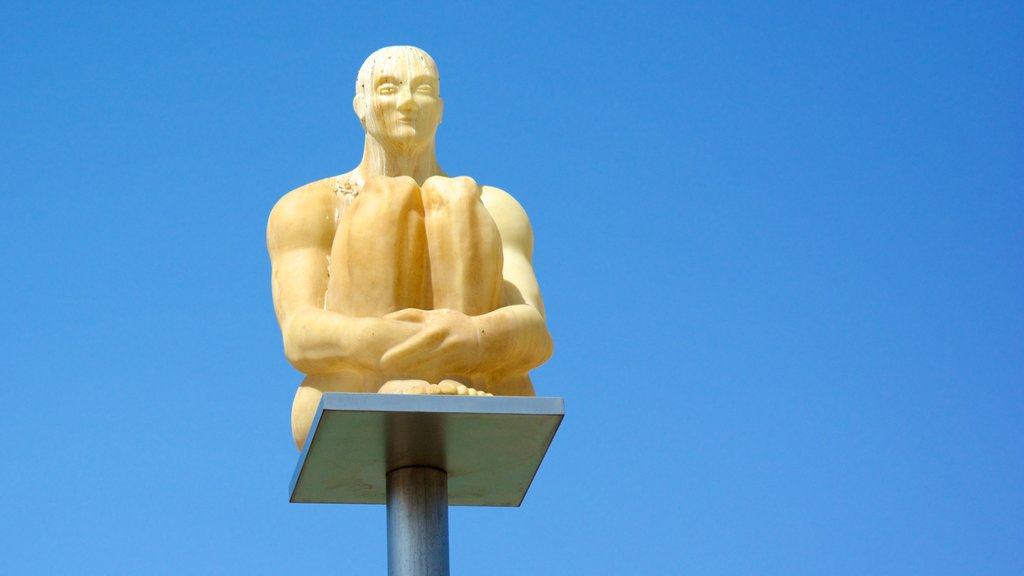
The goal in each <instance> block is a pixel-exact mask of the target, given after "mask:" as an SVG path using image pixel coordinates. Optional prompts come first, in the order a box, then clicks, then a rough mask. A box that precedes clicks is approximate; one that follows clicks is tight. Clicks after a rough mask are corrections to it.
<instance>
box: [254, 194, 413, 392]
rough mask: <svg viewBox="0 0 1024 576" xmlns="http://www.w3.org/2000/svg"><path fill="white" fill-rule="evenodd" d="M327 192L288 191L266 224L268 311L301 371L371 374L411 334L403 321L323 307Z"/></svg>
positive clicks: (329, 214) (329, 238) (331, 224)
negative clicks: (269, 271)
mask: <svg viewBox="0 0 1024 576" xmlns="http://www.w3.org/2000/svg"><path fill="white" fill-rule="evenodd" d="M335 227H336V224H335V219H334V202H333V194H332V193H328V192H326V191H321V190H318V189H317V187H316V183H314V184H311V185H309V186H305V187H303V188H299V189H297V190H295V191H292V192H290V193H289V194H288V195H286V196H285V197H284V198H282V199H281V201H280V202H278V203H277V205H276V206H275V207H274V209H273V211H272V212H271V214H270V220H269V222H268V223H267V248H268V251H269V252H270V263H271V268H272V280H271V284H272V290H273V295H274V311H275V312H276V313H277V319H278V323H279V324H280V326H281V335H282V337H283V339H284V350H285V356H286V357H287V358H288V361H289V362H291V363H292V365H293V366H295V368H296V369H298V370H299V371H301V372H304V373H306V374H318V373H329V372H336V371H339V370H345V369H357V370H377V369H379V367H380V359H381V357H382V356H383V355H384V353H385V352H386V351H387V350H388V349H389V348H390V347H392V346H394V345H395V344H396V343H397V342H400V341H403V340H405V339H406V338H408V337H409V336H410V335H411V334H413V333H415V331H416V327H415V326H413V325H410V324H408V323H405V322H398V321H395V320H386V319H382V318H355V317H350V316H346V315H344V314H339V313H337V312H333V311H329V310H325V309H324V299H325V296H326V293H327V283H328V274H329V270H328V260H329V257H330V251H331V243H332V242H333V239H334V234H335V231H336V230H335Z"/></svg>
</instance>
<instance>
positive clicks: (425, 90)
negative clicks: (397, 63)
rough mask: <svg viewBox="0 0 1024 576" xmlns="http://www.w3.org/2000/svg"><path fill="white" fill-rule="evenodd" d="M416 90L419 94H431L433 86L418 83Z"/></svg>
mask: <svg viewBox="0 0 1024 576" xmlns="http://www.w3.org/2000/svg"><path fill="white" fill-rule="evenodd" d="M416 92H417V93H419V94H431V95H433V93H434V87H433V86H431V85H430V84H420V86H419V87H418V88H416Z"/></svg>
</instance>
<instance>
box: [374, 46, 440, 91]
mask: <svg viewBox="0 0 1024 576" xmlns="http://www.w3.org/2000/svg"><path fill="white" fill-rule="evenodd" d="M398 58H404V59H406V60H409V61H410V63H411V61H418V62H419V63H420V65H422V66H423V67H425V68H426V69H427V70H428V71H429V72H431V73H432V74H433V75H434V77H435V78H437V79H438V82H439V83H440V80H441V76H440V75H439V74H438V73H437V64H436V63H435V62H434V59H433V58H431V57H430V54H427V53H426V52H424V51H423V50H420V49H419V48H417V47H415V46H388V47H387V48H381V49H380V50H377V51H376V52H374V53H373V54H370V56H369V57H368V58H367V59H366V61H365V62H363V65H362V66H360V67H359V73H358V74H357V75H356V96H362V97H364V98H365V97H367V96H369V93H370V91H372V90H373V81H374V79H375V78H377V77H378V76H379V75H380V74H381V72H382V71H383V70H385V69H386V68H387V67H388V66H387V62H388V61H389V60H393V59H398Z"/></svg>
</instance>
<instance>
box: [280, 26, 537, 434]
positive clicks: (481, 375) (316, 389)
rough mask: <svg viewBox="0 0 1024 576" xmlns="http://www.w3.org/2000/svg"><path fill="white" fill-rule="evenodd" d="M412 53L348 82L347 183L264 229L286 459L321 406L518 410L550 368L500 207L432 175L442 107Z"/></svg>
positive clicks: (519, 242) (309, 188) (529, 273)
mask: <svg viewBox="0 0 1024 576" xmlns="http://www.w3.org/2000/svg"><path fill="white" fill-rule="evenodd" d="M439 89H440V84H439V78H438V73H437V66H436V65H435V63H434V61H433V59H432V58H431V57H430V56H429V55H428V54H427V53H426V52H424V51H422V50H420V49H418V48H414V47H411V46H394V47H389V48H383V49H381V50H378V51H377V52H374V53H373V54H372V55H370V57H369V58H367V60H366V62H365V63H364V64H363V65H362V67H361V68H360V69H359V74H358V76H357V78H356V95H355V99H354V100H353V102H352V104H353V107H354V108H355V112H356V115H357V116H358V117H359V120H360V122H361V123H362V125H363V129H364V130H365V132H366V137H365V144H364V147H363V159H362V161H361V162H360V163H359V165H358V166H356V167H355V168H354V169H353V170H351V171H350V172H346V173H345V174H342V175H340V176H335V177H332V178H325V179H323V180H318V181H316V182H312V183H310V184H307V185H305V186H302V187H301V188H297V189H295V190H293V191H291V192H289V193H288V194H286V195H285V196H284V197H283V198H281V200H280V201H279V202H278V203H277V205H275V206H274V209H273V211H272V212H271V214H270V220H269V222H268V224H267V247H268V250H269V252H270V261H271V266H272V269H273V273H272V286H273V294H274V310H275V312H276V313H277V319H278V322H279V324H280V326H281V333H282V336H283V339H284V350H285V355H286V356H287V358H288V360H289V362H291V363H292V365H293V366H295V368H297V369H298V370H299V371H301V372H303V373H305V374H306V377H305V379H304V380H303V381H302V384H301V385H300V386H299V389H298V392H296V394H295V401H294V403H293V405H292V433H293V436H294V438H295V443H296V445H297V446H298V447H299V449H300V450H301V449H302V446H303V444H304V443H305V439H306V435H307V433H308V431H309V427H310V425H311V423H312V419H313V417H314V415H315V412H316V409H317V405H318V404H319V402H320V396H321V394H323V393H324V392H367V393H373V392H378V393H390V394H453V395H454V394H458V395H492V394H493V395H508V396H533V395H534V390H533V384H532V383H531V382H530V377H529V375H528V371H529V370H531V369H533V368H535V367H537V366H539V365H540V364H542V363H543V362H545V361H546V360H547V359H548V358H549V357H550V355H551V349H552V344H551V337H550V335H549V334H548V330H547V326H546V324H545V320H544V304H543V302H542V300H541V295H540V290H539V288H538V286H537V280H536V278H535V276H534V272H533V265H532V262H531V258H532V252H533V231H532V229H531V228H530V222H529V220H528V219H527V216H526V213H525V212H524V211H523V208H522V207H521V206H520V205H519V203H518V202H516V200H515V199H514V198H512V196H510V195H509V194H508V193H506V192H504V191H502V190H499V189H497V188H493V187H490V186H480V185H478V184H477V183H476V182H475V181H473V180H472V179H471V178H468V177H459V178H449V177H448V176H447V175H446V174H445V173H444V172H443V171H442V170H441V168H440V167H439V166H438V164H437V158H436V156H435V151H434V135H435V133H436V131H437V127H438V125H439V124H440V123H441V113H442V111H443V102H442V100H441V97H440V93H439Z"/></svg>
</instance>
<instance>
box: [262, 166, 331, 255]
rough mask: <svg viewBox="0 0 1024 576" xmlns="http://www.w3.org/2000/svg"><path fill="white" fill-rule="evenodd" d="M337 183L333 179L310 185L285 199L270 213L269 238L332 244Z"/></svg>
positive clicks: (286, 195) (293, 191)
mask: <svg viewBox="0 0 1024 576" xmlns="http://www.w3.org/2000/svg"><path fill="white" fill-rule="evenodd" d="M336 180H337V177H331V178H324V179H322V180H317V181H315V182H310V183H309V184H306V185H305V186H300V187H298V188H296V189H294V190H292V191H291V192H288V193H287V194H285V195H284V196H282V197H281V199H280V200H278V201H277V204H275V205H274V208H273V210H271V211H270V219H269V221H268V222H267V234H268V238H269V237H271V236H283V237H287V238H291V239H292V240H294V241H300V242H302V243H307V242H317V243H322V242H324V241H329V239H330V237H332V236H333V234H334V231H335V226H336V217H335V216H336V215H335V207H336V205H337V200H336V198H337V195H336V192H335V190H336V188H335V182H336ZM296 236H301V237H302V238H297V237H296Z"/></svg>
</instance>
